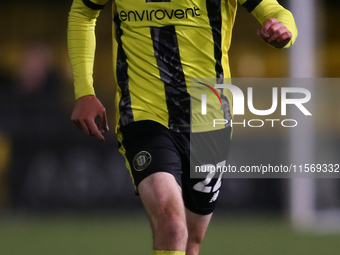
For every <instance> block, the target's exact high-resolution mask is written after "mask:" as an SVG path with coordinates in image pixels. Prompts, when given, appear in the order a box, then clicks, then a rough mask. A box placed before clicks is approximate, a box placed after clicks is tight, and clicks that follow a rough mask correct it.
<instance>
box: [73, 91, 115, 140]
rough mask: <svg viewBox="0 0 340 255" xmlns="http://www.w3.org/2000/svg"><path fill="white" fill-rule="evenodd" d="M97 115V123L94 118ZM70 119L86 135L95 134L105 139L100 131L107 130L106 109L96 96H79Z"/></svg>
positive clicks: (100, 138)
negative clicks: (98, 118) (98, 119)
mask: <svg viewBox="0 0 340 255" xmlns="http://www.w3.org/2000/svg"><path fill="white" fill-rule="evenodd" d="M97 116H99V117H100V122H99V123H98V124H96V123H95V120H94V119H95V118H96V117H97ZM71 120H72V121H73V122H74V123H75V124H76V125H77V127H78V128H79V129H80V130H84V131H85V133H86V134H87V135H91V136H96V137H97V138H98V139H99V140H102V141H105V138H104V136H103V135H102V132H104V131H108V130H109V126H108V124H107V117H106V110H105V108H104V106H103V105H102V104H101V102H100V101H99V100H98V99H97V97H96V96H93V95H89V96H84V97H81V98H79V99H78V100H77V101H76V105H75V106H74V109H73V112H72V117H71Z"/></svg>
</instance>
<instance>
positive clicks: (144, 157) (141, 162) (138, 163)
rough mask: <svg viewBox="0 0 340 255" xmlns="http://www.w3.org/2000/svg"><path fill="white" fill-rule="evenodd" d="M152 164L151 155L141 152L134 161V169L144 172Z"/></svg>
mask: <svg viewBox="0 0 340 255" xmlns="http://www.w3.org/2000/svg"><path fill="white" fill-rule="evenodd" d="M150 162H151V155H150V153H149V152H147V151H141V152H138V153H137V154H136V156H135V157H134V159H133V167H134V168H135V170H136V171H142V170H144V169H145V168H146V167H147V166H148V165H149V164H150Z"/></svg>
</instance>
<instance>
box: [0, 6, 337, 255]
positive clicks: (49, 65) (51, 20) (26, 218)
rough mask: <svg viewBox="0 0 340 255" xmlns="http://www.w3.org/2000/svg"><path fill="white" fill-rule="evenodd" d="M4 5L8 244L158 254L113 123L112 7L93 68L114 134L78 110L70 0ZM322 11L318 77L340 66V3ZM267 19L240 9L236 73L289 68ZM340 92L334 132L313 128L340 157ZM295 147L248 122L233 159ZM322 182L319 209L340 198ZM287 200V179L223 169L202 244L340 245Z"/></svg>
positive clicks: (1, 233)
mask: <svg viewBox="0 0 340 255" xmlns="http://www.w3.org/2000/svg"><path fill="white" fill-rule="evenodd" d="M279 2H280V3H282V4H283V5H284V6H288V2H287V1H279ZM1 6H2V7H1V9H2V13H1V18H0V19H1V22H0V31H1V36H0V254H1V255H2V254H4V255H21V254H37V255H40V254H84V255H85V254H121V255H125V254H136V253H137V254H151V235H150V230H149V229H148V221H147V217H146V214H145V212H144V211H143V209H142V206H141V202H140V201H139V199H138V197H136V196H135V195H134V192H133V187H132V184H131V181H130V177H129V174H128V171H127V170H126V169H125V168H124V161H123V159H122V157H121V156H120V155H119V153H118V151H117V141H116V137H115V134H114V132H113V129H114V128H113V127H114V125H115V123H114V112H115V109H114V93H115V86H114V82H113V75H112V62H111V55H112V51H111V14H110V6H106V7H105V8H104V10H103V11H102V15H101V16H100V18H99V20H98V23H97V52H96V63H95V73H94V79H95V88H96V91H97V96H98V97H99V99H100V100H101V101H102V102H103V104H104V105H105V107H106V109H107V112H108V118H109V124H110V127H111V132H110V133H109V134H106V138H107V140H106V142H105V143H100V142H98V141H96V140H95V139H94V138H89V137H86V136H85V135H84V134H83V133H81V132H80V131H79V130H77V129H76V127H75V126H74V125H73V123H71V121H70V115H71V111H72V108H73V105H74V94H73V85H72V73H71V67H70V63H69V60H68V54H67V45H66V29H67V17H68V12H69V9H70V6H71V1H66V0H63V1H58V3H57V4H56V3H55V2H52V1H38V0H34V1H19V0H13V1H7V2H4V3H2V4H1ZM316 10H317V11H316V17H315V19H316V23H317V25H318V26H317V28H316V36H317V47H316V52H315V53H316V72H315V77H320V78H326V77H327V78H335V77H339V74H340V31H339V27H338V16H339V11H340V4H339V2H338V1H335V0H333V1H331V0H327V1H318V2H317V9H316ZM258 27H259V25H258V23H257V22H256V20H255V19H254V18H253V17H252V16H251V15H249V14H248V13H246V11H245V10H243V9H242V8H239V11H238V16H237V19H236V24H235V29H234V34H233V42H232V47H231V51H230V61H231V69H232V74H233V77H237V78H246V77H251V78H259V77H261V78H263V77H289V50H276V49H273V48H271V47H267V46H266V45H264V43H263V42H262V41H261V40H260V39H258V38H257V35H256V30H257V29H258ZM301 33H302V31H300V36H301ZM259 91H260V92H258V93H268V89H266V88H261V89H260V90H259ZM269 92H270V90H269ZM339 94H340V91H339V87H337V86H336V85H335V86H334V87H333V88H332V89H331V90H330V91H328V92H327V93H325V95H324V97H323V98H324V101H322V107H323V108H322V109H321V111H323V112H324V113H325V116H324V120H326V121H328V123H329V124H330V125H329V127H328V128H327V129H326V131H327V134H328V136H322V137H321V138H322V139H321V138H320V137H316V140H317V141H316V142H317V143H316V146H318V147H319V148H320V149H321V150H323V151H324V154H325V155H322V157H321V156H320V157H321V158H322V159H325V160H328V159H332V160H333V159H336V160H338V159H339V151H340V123H339V121H340V118H339V117H340V115H339V112H340V111H339V110H340V105H339V100H338V96H339ZM266 98H267V99H268V100H269V99H270V97H266ZM267 105H270V100H269V101H268V104H267ZM319 110H320V109H319ZM318 130H319V131H320V132H324V131H325V130H324V129H322V128H320V127H319V129H318ZM288 147H289V145H288V141H287V139H286V136H284V135H282V136H278V135H277V133H273V132H270V131H269V130H268V129H261V130H260V129H259V130H256V133H254V132H250V130H249V129H242V128H241V129H238V130H235V133H234V139H233V144H232V152H231V155H230V163H234V164H240V163H242V164H244V165H246V164H248V165H251V164H252V163H254V162H258V160H259V158H260V157H261V155H262V156H263V155H266V157H267V159H268V160H269V161H268V162H270V163H272V164H280V162H286V160H287V157H288V156H287V154H288V152H287V148H288ZM337 163H340V162H339V161H338V162H337ZM313 192H315V194H316V195H315V199H316V202H315V206H316V207H317V208H316V209H323V208H329V209H330V210H332V209H334V211H336V210H337V208H339V207H340V182H339V180H337V179H334V180H327V179H326V180H318V181H317V185H316V187H315V190H313ZM290 199H291V196H289V180H287V179H226V180H225V188H224V189H223V190H222V194H221V195H220V203H219V206H218V208H217V210H216V213H215V214H216V215H215V217H214V219H213V221H212V224H211V227H210V228H209V231H208V234H207V238H206V241H205V243H204V246H203V248H202V249H203V250H202V254H234V255H243V254H254V255H256V254H261V255H266V254H310V255H313V254H339V250H340V242H339V240H340V239H339V238H340V235H339V232H340V231H336V230H335V231H334V229H333V231H331V232H330V231H315V230H316V229H314V230H313V231H308V230H305V231H301V230H300V231H299V230H297V229H296V228H294V226H293V225H292V223H291V221H290V218H289V210H290ZM338 220H340V218H338ZM331 224H332V223H331Z"/></svg>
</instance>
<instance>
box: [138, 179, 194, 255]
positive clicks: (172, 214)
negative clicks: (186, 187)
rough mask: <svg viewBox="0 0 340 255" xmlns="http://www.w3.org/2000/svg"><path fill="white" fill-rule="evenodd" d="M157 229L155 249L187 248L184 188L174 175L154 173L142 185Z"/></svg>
mask: <svg viewBox="0 0 340 255" xmlns="http://www.w3.org/2000/svg"><path fill="white" fill-rule="evenodd" d="M138 191H139V194H140V196H141V199H142V202H143V204H144V207H145V209H146V211H147V213H148V216H149V218H150V222H151V228H152V232H153V242H154V244H153V246H154V247H153V248H154V250H167V251H183V252H184V251H185V248H186V244H187V237H188V232H187V226H186V216H185V208H184V204H183V199H182V191H181V188H180V186H179V185H178V183H177V182H176V180H175V178H174V177H173V175H171V174H169V173H165V172H158V173H154V174H152V175H150V176H148V177H147V178H145V179H144V180H143V181H142V182H141V183H140V184H139V186H138Z"/></svg>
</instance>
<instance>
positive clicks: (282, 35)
mask: <svg viewBox="0 0 340 255" xmlns="http://www.w3.org/2000/svg"><path fill="white" fill-rule="evenodd" d="M257 33H258V35H259V36H260V38H261V39H262V40H263V41H265V42H266V43H269V44H270V45H272V46H274V47H275V48H283V47H284V46H286V44H287V43H289V41H290V40H291V39H292V33H291V32H290V31H289V30H288V28H287V27H286V26H285V25H284V24H283V23H282V22H279V21H278V20H277V19H275V18H270V19H267V21H266V22H265V23H264V25H263V26H262V28H260V29H259V30H258V32H257Z"/></svg>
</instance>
